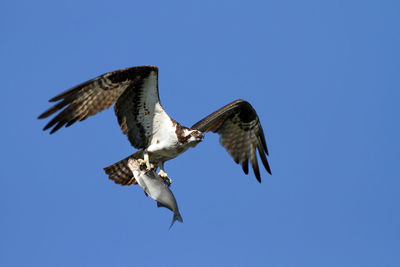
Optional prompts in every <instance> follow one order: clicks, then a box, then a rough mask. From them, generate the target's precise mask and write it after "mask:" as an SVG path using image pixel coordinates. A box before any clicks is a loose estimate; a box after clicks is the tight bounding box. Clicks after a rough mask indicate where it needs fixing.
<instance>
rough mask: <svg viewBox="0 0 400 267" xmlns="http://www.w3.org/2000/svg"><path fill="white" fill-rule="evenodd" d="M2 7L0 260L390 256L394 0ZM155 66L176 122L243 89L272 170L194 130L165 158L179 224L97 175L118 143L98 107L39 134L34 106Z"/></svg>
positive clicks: (257, 261)
mask: <svg viewBox="0 0 400 267" xmlns="http://www.w3.org/2000/svg"><path fill="white" fill-rule="evenodd" d="M196 2H197V3H195V1H126V2H124V1H40V0H38V1H3V2H2V3H1V4H0V29H1V30H0V32H1V42H0V58H1V64H0V71H1V72H0V73H1V77H2V79H1V80H2V84H1V88H2V89H1V90H2V91H1V92H2V93H3V96H2V102H1V105H0V109H1V114H2V123H1V125H2V131H1V142H2V145H1V146H2V149H1V150H2V153H1V154H0V155H1V162H2V171H1V174H0V175H1V179H0V212H1V219H0V265H1V266H275V267H276V266H277V267H280V266H307V267H310V266H318V267H319V266H324V267H325V266H363V267H364V266H400V253H399V252H400V212H399V211H400V209H399V206H400V205H399V204H400V171H399V153H398V151H399V149H400V142H399V137H400V127H399V115H400V108H399V101H400V79H399V70H400V52H399V47H400V19H399V13H400V4H399V2H398V1H378V0H376V1H354V0H347V1H308V0H305V1H293V0H288V1H259V2H257V1H196ZM142 64H153V65H157V66H158V67H159V68H160V97H161V100H162V103H163V105H164V107H165V109H166V111H167V112H168V113H169V114H170V115H171V116H172V117H174V118H175V119H176V120H177V121H179V122H180V123H182V124H183V125H187V126H190V125H192V124H193V123H194V122H196V121H197V120H198V119H200V118H202V117H203V116H205V115H207V114H209V113H210V112H212V111H214V110H216V109H217V108H219V107H221V106H223V105H225V104H227V103H228V102H230V101H232V100H235V99H238V98H243V99H246V100H248V101H249V102H250V103H251V104H252V105H253V106H254V108H255V109H256V110H257V112H258V114H259V117H260V119H261V122H262V124H263V127H264V131H265V133H266V138H267V144H268V148H269V150H270V158H269V160H270V164H271V168H272V173H273V175H272V176H269V175H267V173H266V172H265V171H263V173H262V179H263V181H262V184H258V182H257V181H256V179H255V177H254V176H253V175H252V174H251V175H249V176H246V175H244V174H243V173H242V170H241V167H240V166H238V165H236V164H234V162H233V160H232V159H231V158H230V157H229V156H228V154H227V153H226V152H225V150H224V149H223V148H222V147H221V146H220V145H219V143H218V137H217V136H216V135H213V134H208V135H207V136H206V140H205V142H204V143H202V144H200V145H199V146H198V147H197V148H196V149H192V150H190V151H188V152H187V153H186V154H184V155H183V156H181V157H179V158H177V159H175V160H173V161H171V162H168V163H167V164H166V170H167V172H168V173H169V175H170V176H171V177H172V178H173V180H174V183H173V185H172V190H173V192H174V193H175V196H176V198H177V200H178V203H179V207H180V210H181V213H182V216H183V219H184V223H183V224H180V223H176V224H175V225H174V227H173V228H172V229H171V230H170V231H169V230H168V227H169V224H170V220H171V216H172V215H171V212H170V211H168V210H166V209H157V208H156V205H155V203H154V201H152V200H151V199H150V198H146V197H145V195H144V194H143V192H142V191H141V189H140V188H138V187H133V186H131V187H121V186H119V185H115V184H114V183H113V182H112V181H110V180H108V179H107V176H106V175H105V174H104V173H103V170H102V167H104V166H107V165H109V164H111V163H114V162H116V161H118V160H120V159H121V158H123V157H125V156H126V155H128V154H130V153H132V152H133V151H134V149H133V148H131V147H130V145H129V143H128V141H127V139H126V138H125V136H124V135H122V134H121V132H120V129H119V126H118V124H117V121H116V118H115V117H114V113H113V111H112V110H107V111H106V112H103V113H101V114H99V115H97V116H95V117H92V118H90V119H88V120H86V121H84V122H82V123H77V124H75V125H74V126H72V127H70V128H68V129H62V130H60V131H59V132H57V133H56V134H54V135H52V136H50V135H49V134H48V133H47V132H42V130H41V129H42V128H43V126H44V125H45V123H46V122H45V121H39V120H37V119H36V118H37V116H38V115H39V114H40V113H41V112H42V111H44V110H45V109H47V108H48V107H49V103H47V100H48V99H50V98H51V97H53V96H55V95H56V94H58V93H60V92H62V91H64V90H66V89H69V88H70V87H72V86H74V85H76V84H78V83H80V82H83V81H86V80H88V79H91V78H93V77H95V76H97V75H99V74H102V73H105V72H108V71H111V70H115V69H119V68H124V67H130V66H135V65H142Z"/></svg>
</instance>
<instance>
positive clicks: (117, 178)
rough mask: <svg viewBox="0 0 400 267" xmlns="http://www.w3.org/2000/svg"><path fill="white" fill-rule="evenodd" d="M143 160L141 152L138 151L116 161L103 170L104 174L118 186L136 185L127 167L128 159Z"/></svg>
mask: <svg viewBox="0 0 400 267" xmlns="http://www.w3.org/2000/svg"><path fill="white" fill-rule="evenodd" d="M139 158H143V150H140V151H138V152H136V153H134V154H132V155H130V156H129V157H126V158H124V159H123V160H120V161H118V162H117V163H114V164H112V165H110V166H107V167H105V168H104V171H105V173H106V174H107V175H108V178H109V179H110V180H113V181H114V183H116V184H120V185H131V184H137V182H136V180H135V178H134V177H133V173H132V171H131V170H130V169H129V167H128V160H129V159H139Z"/></svg>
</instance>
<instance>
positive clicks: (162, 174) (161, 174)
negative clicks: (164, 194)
mask: <svg viewBox="0 0 400 267" xmlns="http://www.w3.org/2000/svg"><path fill="white" fill-rule="evenodd" d="M158 176H161V178H168V174H167V173H166V172H165V171H163V170H160V171H159V172H158Z"/></svg>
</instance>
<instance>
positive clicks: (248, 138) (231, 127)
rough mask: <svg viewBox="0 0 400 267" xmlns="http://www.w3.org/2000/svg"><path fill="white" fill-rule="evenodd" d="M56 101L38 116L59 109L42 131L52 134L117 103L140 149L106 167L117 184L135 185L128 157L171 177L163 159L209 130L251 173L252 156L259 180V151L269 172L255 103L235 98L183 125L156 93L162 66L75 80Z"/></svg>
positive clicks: (123, 123) (121, 121)
mask: <svg viewBox="0 0 400 267" xmlns="http://www.w3.org/2000/svg"><path fill="white" fill-rule="evenodd" d="M50 102H57V103H56V104H55V105H54V106H53V107H51V108H50V109H48V110H46V111H45V112H44V113H42V114H41V115H40V116H39V119H43V118H47V117H49V116H51V115H53V114H55V113H57V114H56V115H55V116H54V117H53V118H52V119H51V120H50V122H49V123H48V124H47V125H46V126H45V127H44V130H48V129H50V133H54V132H55V131H57V130H59V129H60V128H61V127H63V126H65V127H69V126H71V125H72V124H74V123H75V122H76V121H82V120H85V119H86V118H88V117H90V116H93V115H95V114H97V113H98V112H100V111H102V110H104V109H107V108H109V107H110V106H112V105H114V111H115V114H116V116H117V119H118V123H119V125H120V128H121V130H122V132H123V133H124V134H125V135H126V136H127V138H128V140H129V142H130V143H131V145H132V146H133V147H135V148H137V149H139V151H138V152H136V153H134V154H132V155H131V156H129V157H127V158H125V159H123V160H121V161H119V162H117V163H115V164H113V165H110V166H108V167H106V168H104V170H105V172H106V174H108V175H109V178H110V179H111V180H113V181H114V182H115V183H117V184H121V185H129V184H135V183H136V181H135V180H134V178H133V174H132V172H131V170H130V169H129V168H128V166H127V162H128V160H129V159H130V158H133V159H137V160H140V161H141V162H142V163H143V164H145V165H146V166H147V168H148V169H150V168H153V169H154V168H155V169H156V168H157V167H160V173H159V174H161V176H163V177H165V178H167V175H166V173H165V171H164V162H166V161H168V160H170V159H173V158H175V157H177V156H178V155H180V154H182V153H183V152H185V151H186V150H187V149H188V148H190V147H195V146H196V145H197V144H198V143H199V142H201V141H202V139H203V136H204V133H205V132H210V131H211V132H214V133H218V134H219V135H220V143H221V144H222V145H223V146H224V147H225V149H226V150H227V151H228V153H229V154H230V155H231V156H232V158H233V159H234V161H235V162H236V163H237V164H240V165H241V166H242V169H243V171H244V172H245V173H246V174H248V162H249V161H250V163H251V165H252V168H253V171H254V174H255V176H256V178H257V180H258V181H259V182H261V176H260V171H259V167H258V162H257V155H256V150H257V151H258V154H259V156H260V158H261V161H262V163H263V165H264V167H265V169H266V170H267V172H268V173H271V170H270V167H269V164H268V161H267V157H266V156H267V155H268V150H267V145H266V142H265V137H264V133H263V129H262V126H261V124H260V121H259V118H258V116H257V113H256V111H255V110H254V109H253V107H252V106H251V105H250V104H249V103H248V102H247V101H244V100H236V101H234V102H232V103H230V104H228V105H226V106H224V107H222V108H220V109H219V110H217V111H215V112H213V113H212V114H210V115H208V116H207V117H205V118H203V119H202V120H200V121H199V122H197V123H195V124H194V125H193V126H192V127H191V128H188V127H184V126H182V125H180V124H179V123H177V122H176V121H175V120H173V119H172V118H170V117H169V116H168V114H167V113H166V112H165V111H164V109H163V107H162V105H161V103H160V100H159V94H158V68H157V67H155V66H138V67H132V68H127V69H121V70H116V71H112V72H109V73H106V74H103V75H101V76H98V77H96V78H94V79H92V80H89V81H87V82H84V83H82V84H80V85H77V86H75V87H73V88H71V89H70V90H68V91H66V92H64V93H61V94H59V95H58V96H56V97H54V98H52V99H50Z"/></svg>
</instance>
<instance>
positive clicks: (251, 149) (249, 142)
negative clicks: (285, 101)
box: [191, 99, 271, 182]
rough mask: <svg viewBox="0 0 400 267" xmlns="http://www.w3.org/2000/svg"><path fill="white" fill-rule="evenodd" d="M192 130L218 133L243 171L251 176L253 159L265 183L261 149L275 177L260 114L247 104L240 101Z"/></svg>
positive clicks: (256, 174) (200, 122)
mask: <svg viewBox="0 0 400 267" xmlns="http://www.w3.org/2000/svg"><path fill="white" fill-rule="evenodd" d="M191 128H192V129H197V130H199V131H202V132H209V131H211V132H214V133H218V134H219V135H220V142H221V145H222V146H224V147H225V149H226V150H227V151H228V153H229V154H230V155H231V156H232V157H233V159H234V160H235V162H236V163H238V164H241V165H242V168H243V171H244V172H245V173H246V174H248V172H249V166H248V162H249V160H250V162H251V165H252V167H253V171H254V175H255V176H256V178H257V180H258V181H259V182H261V176H260V170H259V168H258V162H257V155H256V150H258V153H259V155H260V158H261V161H262V163H263V165H264V167H265V169H266V170H267V171H268V173H270V174H271V169H270V167H269V164H268V161H267V157H266V156H267V155H268V149H267V144H266V142H265V137H264V132H263V129H262V126H261V123H260V120H259V118H258V116H257V113H256V111H255V110H254V108H253V107H252V106H251V105H250V104H249V103H248V102H247V101H244V100H241V99H239V100H236V101H234V102H232V103H230V104H228V105H226V106H224V107H222V108H220V109H219V110H217V111H215V112H213V113H212V114H210V115H208V116H207V117H205V118H204V119H202V120H200V121H199V122H197V123H196V124H194V125H193V126H192V127H191Z"/></svg>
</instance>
